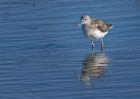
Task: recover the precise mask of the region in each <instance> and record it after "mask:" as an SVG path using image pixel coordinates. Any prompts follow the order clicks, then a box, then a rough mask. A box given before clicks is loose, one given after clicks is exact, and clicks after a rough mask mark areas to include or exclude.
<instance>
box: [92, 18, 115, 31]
mask: <svg viewBox="0 0 140 99" xmlns="http://www.w3.org/2000/svg"><path fill="white" fill-rule="evenodd" d="M91 24H92V25H93V26H94V25H96V26H97V28H98V29H99V30H100V31H101V32H107V31H108V29H109V28H110V27H111V26H112V24H108V23H106V22H104V21H101V20H97V19H95V20H92V21H91Z"/></svg>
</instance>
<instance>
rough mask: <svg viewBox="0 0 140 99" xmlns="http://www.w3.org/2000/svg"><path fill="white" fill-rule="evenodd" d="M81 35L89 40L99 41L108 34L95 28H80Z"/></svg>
mask: <svg viewBox="0 0 140 99" xmlns="http://www.w3.org/2000/svg"><path fill="white" fill-rule="evenodd" d="M82 30H83V33H84V34H85V35H86V37H88V38H90V39H101V38H103V37H104V36H105V35H106V34H107V33H108V32H105V33H104V32H101V31H100V30H98V29H97V28H89V27H85V26H83V27H82Z"/></svg>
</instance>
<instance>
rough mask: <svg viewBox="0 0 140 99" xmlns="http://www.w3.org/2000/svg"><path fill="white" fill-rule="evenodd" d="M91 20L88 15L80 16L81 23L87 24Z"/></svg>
mask: <svg viewBox="0 0 140 99" xmlns="http://www.w3.org/2000/svg"><path fill="white" fill-rule="evenodd" d="M90 21H91V18H90V17H89V16H88V15H85V16H81V20H80V22H81V24H88V23H89V22H90Z"/></svg>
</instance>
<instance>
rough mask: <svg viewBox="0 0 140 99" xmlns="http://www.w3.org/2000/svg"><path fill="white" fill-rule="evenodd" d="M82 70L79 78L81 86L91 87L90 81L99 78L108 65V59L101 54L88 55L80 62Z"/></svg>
mask: <svg viewBox="0 0 140 99" xmlns="http://www.w3.org/2000/svg"><path fill="white" fill-rule="evenodd" d="M82 65H83V69H82V73H81V76H80V80H81V83H82V85H84V86H91V85H92V84H91V80H92V79H93V80H96V79H98V78H101V77H103V76H104V74H105V69H106V67H107V66H108V65H109V58H108V57H107V56H106V55H105V54H103V53H98V54H96V53H93V54H89V55H88V56H87V57H86V58H85V59H84V61H83V62H82Z"/></svg>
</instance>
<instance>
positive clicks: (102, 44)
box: [101, 38, 104, 51]
mask: <svg viewBox="0 0 140 99" xmlns="http://www.w3.org/2000/svg"><path fill="white" fill-rule="evenodd" d="M103 46H104V43H103V39H102V38H101V51H103Z"/></svg>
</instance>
